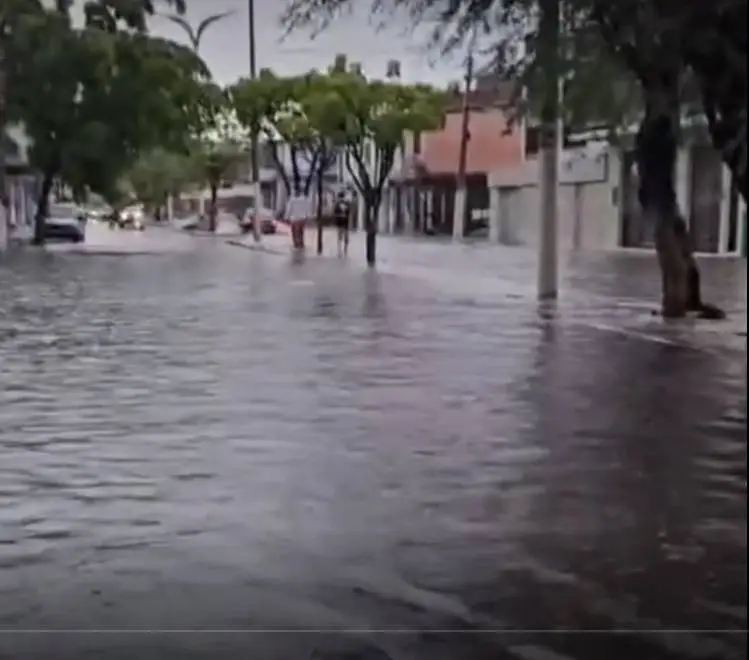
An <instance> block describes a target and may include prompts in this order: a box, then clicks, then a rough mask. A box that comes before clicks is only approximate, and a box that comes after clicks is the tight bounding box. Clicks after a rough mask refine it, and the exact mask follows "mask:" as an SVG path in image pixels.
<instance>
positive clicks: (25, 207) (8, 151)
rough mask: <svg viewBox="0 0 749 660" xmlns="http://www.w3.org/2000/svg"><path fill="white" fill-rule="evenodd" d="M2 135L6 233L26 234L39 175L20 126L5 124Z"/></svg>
mask: <svg viewBox="0 0 749 660" xmlns="http://www.w3.org/2000/svg"><path fill="white" fill-rule="evenodd" d="M2 139H3V154H4V163H3V164H2V166H3V167H4V169H5V191H4V197H5V200H7V204H8V206H7V208H8V216H7V223H8V236H9V237H10V238H13V237H18V238H25V237H26V236H27V235H30V232H31V227H32V225H33V220H34V214H35V212H36V199H37V193H38V189H39V176H38V173H36V172H35V171H34V170H33V168H32V167H31V166H30V164H29V159H28V151H29V148H30V140H29V138H28V136H27V135H26V132H25V131H24V128H23V126H21V125H11V126H8V127H7V128H6V131H5V134H4V136H3V138H2Z"/></svg>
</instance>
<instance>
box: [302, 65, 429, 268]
mask: <svg viewBox="0 0 749 660" xmlns="http://www.w3.org/2000/svg"><path fill="white" fill-rule="evenodd" d="M341 64H342V63H341V62H340V61H339V62H338V66H334V68H333V70H331V72H330V74H328V77H327V82H326V86H327V87H326V91H325V93H324V94H320V95H319V96H317V97H313V98H315V103H314V106H313V107H314V108H315V110H314V113H313V116H314V117H315V118H316V121H319V130H320V133H321V135H323V136H324V137H325V138H326V139H327V140H328V141H329V142H330V143H331V144H335V145H341V146H342V148H343V152H344V157H345V162H346V168H347V170H348V171H349V174H350V175H351V178H352V179H353V181H354V185H355V186H356V188H357V190H358V192H359V196H360V199H361V202H362V203H363V204H364V211H365V214H364V217H365V229H366V258H367V263H368V264H369V265H370V266H373V265H374V263H375V261H376V240H377V217H378V214H379V210H380V206H381V203H382V192H383V189H384V187H385V185H386V183H387V181H388V178H389V176H390V174H391V172H392V168H393V164H394V161H395V155H396V152H397V150H398V149H400V148H401V147H402V144H403V139H404V136H405V135H406V134H408V133H420V132H424V131H429V130H434V129H436V128H438V127H439V126H440V125H441V124H442V122H443V119H444V95H443V94H442V93H439V92H437V91H436V90H434V89H433V88H431V87H429V86H427V85H406V84H402V83H400V82H397V81H382V80H368V79H367V78H365V77H364V75H363V74H362V73H361V71H360V69H359V68H358V67H351V68H349V69H348V70H345V69H344V68H343V67H342V66H341Z"/></svg>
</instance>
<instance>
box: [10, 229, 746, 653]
mask: <svg viewBox="0 0 749 660" xmlns="http://www.w3.org/2000/svg"><path fill="white" fill-rule="evenodd" d="M356 240H358V239H356ZM359 247H360V246H358V244H357V243H355V244H354V246H353V249H354V250H358V249H359ZM357 255H358V252H357V253H356V254H354V253H352V256H351V258H350V259H349V260H348V261H344V260H338V259H335V258H333V259H314V258H309V259H307V260H305V261H304V262H293V261H292V259H291V257H290V256H289V255H278V254H265V253H252V252H249V251H247V250H243V249H241V248H237V247H232V246H228V245H226V244H225V242H224V241H223V240H221V239H199V238H192V239H190V238H187V237H185V236H182V235H179V234H175V233H170V232H168V231H166V230H164V231H162V230H155V231H152V230H149V231H147V232H145V233H144V234H143V235H135V234H125V233H123V234H119V235H117V234H116V233H113V234H112V235H109V234H104V233H102V234H101V235H97V236H96V237H95V240H92V242H91V244H90V245H89V246H88V247H87V248H86V249H85V250H83V251H81V250H73V249H66V248H58V249H54V250H50V251H48V252H47V253H42V252H39V251H33V250H28V249H27V250H17V251H12V252H11V253H10V254H9V255H7V256H6V257H5V258H4V260H3V261H1V262H0V310H2V316H1V317H0V365H1V366H2V374H3V387H2V389H1V390H0V392H1V394H0V396H1V397H2V399H1V400H0V626H2V628H3V629H4V630H5V631H8V632H2V633H0V658H3V659H4V658H6V657H7V658H11V657H12V658H31V657H34V658H37V657H38V658H44V657H60V658H119V657H122V658H123V659H124V658H135V657H137V658H151V657H153V658H180V659H182V658H185V659H190V658H194V657H201V658H203V657H206V658H207V657H210V658H220V659H224V658H258V659H259V660H266V659H267V660H281V659H283V660H296V659H297V658H299V659H301V660H309V659H311V658H316V659H323V658H325V659H329V660H343V659H344V658H345V659H346V660H354V659H362V660H383V659H388V658H392V659H395V660H442V659H445V660H448V659H449V660H452V659H458V658H466V659H469V660H470V659H475V660H489V659H492V660H497V659H498V660H505V659H506V660H510V659H512V660H570V659H574V660H601V659H603V658H606V659H609V658H611V659H619V658H622V659H623V658H646V659H647V660H673V659H676V658H715V659H717V658H721V659H729V658H738V657H745V651H746V633H745V629H746V607H747V605H746V583H747V579H746V577H747V576H746V520H747V518H746V513H747V509H746V343H745V341H746V340H745V338H744V337H739V336H738V335H737V332H738V331H742V330H743V331H744V332H745V327H746V326H745V324H746V312H745V304H746V303H745V300H746V266H745V262H738V261H730V262H729V261H723V260H716V259H713V260H706V261H705V263H704V276H705V281H706V289H707V292H708V294H709V297H711V298H712V299H715V300H718V301H720V302H722V303H723V304H725V305H727V306H728V307H729V308H730V309H731V310H732V312H733V315H732V320H731V321H729V322H728V323H726V324H713V325H711V326H709V325H705V324H702V323H699V322H685V323H679V324H664V323H662V322H661V321H660V320H659V319H656V318H654V317H652V316H651V314H650V308H652V306H653V305H652V295H651V286H652V282H653V281H656V282H657V279H656V278H655V270H654V264H653V261H652V259H650V258H645V257H641V256H636V257H623V256H621V255H599V256H586V257H576V258H574V259H572V260H571V263H570V267H569V269H568V270H567V272H566V273H565V276H564V283H565V286H566V287H568V289H569V290H568V291H567V292H566V293H565V297H564V300H563V302H562V303H561V304H560V306H559V308H558V309H556V310H553V309H549V308H545V309H543V310H539V309H538V307H537V306H536V305H535V304H534V303H533V302H532V298H531V296H530V295H528V292H529V287H530V289H531V290H532V285H533V281H534V280H533V262H532V255H530V254H527V253H524V252H522V251H517V250H512V249H505V250H501V249H500V248H492V247H486V246H484V247H482V246H444V245H439V244H435V243H428V242H427V243H424V242H418V241H413V242H409V241H403V240H401V241H398V240H395V239H389V240H383V241H381V243H380V258H381V265H380V268H379V269H378V271H377V272H367V271H366V269H365V268H363V267H361V264H360V257H359V256H357ZM498 264H499V265H498ZM498 272H499V273H500V275H497V273H498ZM24 630H25V631H39V630H47V631H48V632H46V633H41V632H35V633H31V632H27V633H26V634H24V633H23V632H22V631H24ZM55 630H57V631H59V630H68V631H70V630H74V631H75V630H77V631H82V630H87V631H89V632H88V633H84V632H77V633H67V634H63V633H60V632H58V633H54V632H50V631H55ZM123 630H130V631H133V630H135V631H140V632H129V633H125V632H117V631H123ZM159 630H171V631H173V632H171V633H163V632H161V633H159V632H156V631H159ZM219 630H223V631H224V632H218V631H219ZM11 631H15V632H11ZM95 631H99V632H95ZM103 631H109V632H103ZM145 631H151V632H145ZM175 631H182V632H175ZM189 631H192V632H189ZM201 631H202V632H201ZM211 631H212V632H211ZM583 631H585V632H583Z"/></svg>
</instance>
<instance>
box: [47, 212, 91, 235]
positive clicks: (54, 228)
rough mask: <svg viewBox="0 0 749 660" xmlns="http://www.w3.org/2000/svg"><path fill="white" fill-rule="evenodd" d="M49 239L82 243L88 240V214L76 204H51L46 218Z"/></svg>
mask: <svg viewBox="0 0 749 660" xmlns="http://www.w3.org/2000/svg"><path fill="white" fill-rule="evenodd" d="M44 238H45V240H48V241H62V242H66V243H82V242H83V241H85V240H86V214H85V213H84V211H83V209H81V208H80V207H79V206H76V205H75V204H50V207H49V210H48V212H47V217H46V219H45V220H44Z"/></svg>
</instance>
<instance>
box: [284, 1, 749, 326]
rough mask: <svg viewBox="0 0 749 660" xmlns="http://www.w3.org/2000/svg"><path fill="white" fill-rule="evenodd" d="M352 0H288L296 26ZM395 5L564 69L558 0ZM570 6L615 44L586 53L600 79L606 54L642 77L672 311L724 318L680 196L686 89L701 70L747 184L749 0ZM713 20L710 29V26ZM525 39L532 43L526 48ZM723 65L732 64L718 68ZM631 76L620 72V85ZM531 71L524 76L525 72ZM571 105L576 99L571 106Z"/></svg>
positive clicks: (575, 24)
mask: <svg viewBox="0 0 749 660" xmlns="http://www.w3.org/2000/svg"><path fill="white" fill-rule="evenodd" d="M349 4H350V2H349V0H323V1H322V2H317V1H316V2H312V1H311V0H293V1H292V2H290V3H289V5H288V10H287V14H286V22H287V24H288V25H289V26H290V27H291V28H294V27H300V26H309V25H316V26H317V27H318V28H319V27H324V26H325V25H327V24H328V23H330V22H331V21H332V20H334V19H335V18H336V17H337V16H338V15H339V13H340V12H341V11H343V10H345V9H346V8H347V7H348V6H349ZM393 6H398V7H400V8H403V7H404V6H405V7H406V8H407V9H408V10H409V11H410V15H411V19H412V20H413V21H414V22H416V23H418V22H427V21H428V22H430V23H431V24H434V25H436V27H435V29H434V32H433V41H434V43H436V44H438V45H440V47H442V48H446V49H450V48H452V47H455V46H456V45H458V44H460V43H462V42H463V41H464V40H465V38H466V36H467V35H468V34H469V33H470V32H471V31H473V30H474V28H475V27H476V26H477V25H478V26H479V27H480V28H481V29H482V32H483V33H484V34H485V35H488V36H489V37H492V36H493V37H494V39H495V41H496V44H497V46H496V50H497V52H498V53H499V54H500V56H501V58H504V59H507V60H509V61H511V62H512V64H513V66H516V65H518V64H519V65H520V68H521V69H523V70H524V72H525V73H526V74H528V73H530V72H532V71H533V70H534V68H536V67H537V65H540V66H542V67H549V66H551V67H553V68H554V73H555V74H556V73H562V72H563V70H564V69H563V67H562V66H560V61H559V60H560V53H559V52H558V51H556V49H555V48H554V49H552V50H553V51H554V52H552V53H551V57H550V56H549V53H550V49H549V41H548V40H549V38H552V39H556V37H555V36H554V35H551V36H549V35H544V34H543V33H542V32H541V31H540V30H539V23H538V21H537V20H536V19H537V18H538V16H539V13H540V14H541V16H543V15H548V13H549V12H552V11H558V10H559V7H560V3H559V2H558V1H557V0H462V1H458V2H450V3H444V2H441V1H440V0H425V1H423V2H422V1H416V0H414V1H413V2H408V1H406V2H396V1H394V2H392V3H387V2H384V3H383V2H375V3H373V5H372V11H373V12H376V11H382V10H385V9H389V8H392V7H393ZM563 6H564V8H565V18H566V19H567V20H569V19H570V18H572V19H574V20H572V22H571V24H568V31H567V36H568V37H569V38H570V39H571V40H572V42H573V43H575V44H577V43H578V42H579V38H580V37H581V36H584V37H585V38H587V39H591V38H592V39H593V41H595V42H598V44H599V45H603V46H605V50H604V49H601V48H600V47H599V48H598V50H597V52H598V53H599V54H603V55H604V57H602V58H598V59H592V60H587V61H585V62H584V64H585V68H588V70H590V71H594V70H596V69H598V72H599V75H598V76H597V80H598V81H601V80H607V78H605V77H604V76H602V75H600V66H599V65H600V64H601V63H602V62H603V63H609V62H611V63H613V64H614V65H615V66H616V65H617V64H618V65H619V66H622V67H623V68H624V69H625V70H626V73H627V75H629V76H631V78H632V79H634V80H636V82H637V85H638V87H639V95H638V96H639V98H640V99H641V103H642V106H641V108H642V111H641V113H640V117H639V123H640V128H639V131H638V136H637V140H636V160H637V163H638V169H639V170H640V201H641V205H642V206H643V209H644V212H645V213H646V215H647V216H649V217H650V218H651V219H652V221H653V222H654V224H655V226H656V227H657V229H656V235H657V240H656V244H657V251H658V256H659V263H660V265H661V272H662V275H663V278H662V284H663V301H662V311H663V314H664V316H669V317H680V316H684V315H685V314H686V313H687V312H688V311H696V312H699V313H700V314H702V315H703V316H706V317H714V318H721V317H722V316H723V313H722V312H721V311H720V310H719V309H717V308H715V307H714V306H712V305H709V304H706V303H704V302H703V301H702V298H701V293H700V275H699V269H698V267H697V265H696V263H695V260H694V256H693V252H692V246H691V240H690V236H689V231H688V228H687V225H686V223H685V221H684V219H683V217H682V215H681V213H680V211H679V209H678V205H677V202H676V195H675V164H676V155H677V145H678V140H679V133H680V110H681V105H682V98H681V94H680V91H681V86H682V84H683V81H684V80H685V78H686V77H687V76H688V75H689V74H690V72H691V73H692V74H695V75H696V76H697V78H698V81H699V84H700V85H701V86H702V92H703V103H704V106H705V111H706V114H707V117H708V124H709V127H710V130H711V135H712V138H713V142H714V145H715V146H716V148H718V149H720V150H721V153H722V154H723V158H724V161H725V162H726V164H727V165H728V166H729V167H730V168H731V169H732V171H734V175H735V177H737V178H738V179H739V185H740V189H742V188H741V187H742V186H743V193H742V194H745V191H746V34H745V31H744V32H742V30H743V26H744V25H745V22H742V20H743V21H745V19H746V2H745V0H718V1H717V2H714V3H684V2H677V1H676V0H622V1H621V2H616V3H612V2H607V1H606V0H567V1H566V2H564V3H563ZM542 22H543V21H542ZM738 25H741V28H739V27H738ZM704 27H707V28H708V29H707V30H706V31H704V33H703V32H701V30H702V29H703V28H704ZM500 32H501V34H500ZM519 44H522V45H523V46H524V48H522V49H521V50H522V53H520V54H519V52H518V46H519ZM571 61H572V62H574V63H575V65H576V66H575V67H574V70H575V71H579V69H580V68H581V67H580V66H579V65H580V62H579V61H577V62H575V60H574V59H573V60H571ZM714 67H717V69H719V70H722V71H723V74H722V75H716V74H715V70H714ZM547 73H548V71H547ZM546 78H547V80H548V79H550V76H548V75H547V76H546ZM621 79H622V78H621V77H617V78H615V81H616V83H617V85H619V84H620V82H621ZM526 80H527V78H525V77H524V82H525V81H526ZM608 80H609V81H611V78H608ZM597 84H598V83H597ZM552 87H554V86H553V85H552ZM606 89H608V90H610V89H611V87H606ZM551 94H556V90H555V89H552V88H550V87H549V86H548V85H547V86H546V88H545V90H544V93H543V95H542V97H543V98H545V99H548V98H550V95H551ZM596 96H599V95H596ZM599 98H600V96H599ZM635 98H637V97H635ZM589 100H590V96H588V97H587V101H588V102H589ZM569 105H570V104H569V102H568V103H567V104H566V106H565V107H569ZM711 113H712V117H711Z"/></svg>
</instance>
